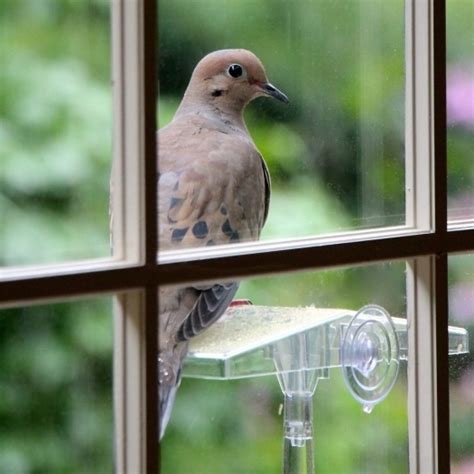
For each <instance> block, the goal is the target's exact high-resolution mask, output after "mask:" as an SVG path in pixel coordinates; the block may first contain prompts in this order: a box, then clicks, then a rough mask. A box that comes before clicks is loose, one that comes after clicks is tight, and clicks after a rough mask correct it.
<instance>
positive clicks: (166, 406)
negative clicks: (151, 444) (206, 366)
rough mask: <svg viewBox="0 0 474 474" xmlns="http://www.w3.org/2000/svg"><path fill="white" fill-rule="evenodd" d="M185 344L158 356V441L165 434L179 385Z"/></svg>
mask: <svg viewBox="0 0 474 474" xmlns="http://www.w3.org/2000/svg"><path fill="white" fill-rule="evenodd" d="M186 348H187V344H177V345H176V346H175V347H174V348H173V350H170V351H163V352H160V353H159V354H158V396H159V425H160V440H161V439H162V438H163V435H164V434H165V430H166V426H167V425H168V422H169V419H170V416H171V411H172V410H173V405H174V399H175V396H176V391H177V390H178V387H179V384H180V383H181V365H182V361H183V358H184V355H185V354H186Z"/></svg>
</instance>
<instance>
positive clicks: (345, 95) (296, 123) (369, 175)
mask: <svg viewBox="0 0 474 474" xmlns="http://www.w3.org/2000/svg"><path fill="white" fill-rule="evenodd" d="M225 5H226V7H225V8H223V6H222V2H217V1H197V2H196V1H188V0H180V1H169V0H160V1H159V8H160V12H161V14H160V16H159V22H160V23H159V33H160V38H159V45H160V102H159V114H160V115H159V125H160V127H162V126H164V125H165V124H166V123H168V122H169V120H170V119H171V117H172V115H173V114H174V111H175V109H176V106H177V104H178V102H179V100H180V98H181V96H182V93H183V91H184V89H185V87H186V85H187V82H188V80H189V77H190V75H191V72H192V70H193V67H194V66H195V64H196V62H197V61H198V60H199V59H201V57H202V56H203V55H204V54H205V53H207V52H209V51H212V50H216V49H222V48H231V47H244V48H248V49H250V50H253V51H255V53H257V55H258V56H259V57H260V58H261V59H262V61H263V62H264V64H265V66H266V68H267V72H268V75H269V78H270V80H271V81H272V82H273V83H275V84H276V85H277V86H278V87H280V88H281V89H282V90H284V91H285V92H286V93H288V95H289V96H290V101H291V102H290V105H289V106H288V107H285V106H283V104H279V103H271V102H270V101H269V100H264V99H259V100H258V101H256V102H255V103H254V104H251V105H250V106H249V108H248V110H247V114H246V117H247V122H248V125H249V129H250V133H251V134H252V136H253V138H254V140H255V142H256V144H257V147H258V148H259V149H260V150H261V152H262V154H263V156H264V157H265V159H266V161H267V163H268V165H269V168H270V173H271V176H272V183H273V196H272V201H271V206H270V214H269V218H268V221H267V223H266V225H265V227H264V229H263V233H262V239H283V238H291V237H304V236H309V235H315V234H324V233H326V234H327V233H329V232H335V231H344V230H350V229H367V228H374V227H382V226H393V225H403V224H405V171H404V162H405V153H404V141H405V128H404V123H405V120H404V113H405V110H404V109H405V102H404V91H405V66H404V61H405V57H404V43H405V37H404V2H403V1H402V0H395V1H390V2H382V1H377V2H375V4H374V2H373V1H365V0H362V1H349V2H348V1H346V0H344V1H336V2H325V1H303V2H293V3H287V2H286V3H284V4H283V3H282V2H280V1H273V2H270V3H266V4H265V6H264V5H263V4H262V5H261V4H259V3H257V2H254V1H244V2H239V3H233V2H225ZM190 9H192V11H193V15H189V11H190ZM277 11H280V12H282V11H284V12H285V14H276V12H277ZM342 38H344V40H342ZM184 51H186V54H183V52H184ZM158 146H159V145H158Z"/></svg>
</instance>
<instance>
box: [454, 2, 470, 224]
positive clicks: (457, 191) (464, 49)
mask: <svg viewBox="0 0 474 474" xmlns="http://www.w3.org/2000/svg"><path fill="white" fill-rule="evenodd" d="M473 36H474V3H473V2H472V1H471V0H448V2H447V61H448V63H447V112H448V171H449V174H448V191H449V194H448V198H449V199H448V210H449V214H448V215H449V218H450V219H451V220H454V219H472V218H474V162H473V160H472V156H473V151H474V41H473Z"/></svg>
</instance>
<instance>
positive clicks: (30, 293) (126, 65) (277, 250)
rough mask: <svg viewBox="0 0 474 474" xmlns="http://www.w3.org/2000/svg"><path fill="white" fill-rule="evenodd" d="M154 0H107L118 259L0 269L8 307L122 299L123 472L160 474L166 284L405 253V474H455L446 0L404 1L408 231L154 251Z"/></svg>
mask: <svg viewBox="0 0 474 474" xmlns="http://www.w3.org/2000/svg"><path fill="white" fill-rule="evenodd" d="M156 8H157V7H156V0H112V10H113V15H112V24H113V25H112V26H113V27H112V30H113V35H112V36H113V40H112V42H113V54H112V56H113V84H114V127H115V128H114V137H115V139H114V140H115V143H114V170H113V183H114V192H113V195H112V209H113V225H112V228H113V235H114V255H113V257H112V258H110V259H100V260H93V261H83V262H77V263H72V264H71V263H69V264H60V265H54V266H45V267H30V268H11V269H2V270H0V305H2V306H12V305H20V304H21V305H27V304H33V303H35V302H37V301H51V300H54V299H65V298H70V297H79V296H88V295H92V294H104V293H113V294H115V295H116V297H115V311H114V313H115V350H114V368H115V369H114V370H115V373H114V387H115V388H114V393H115V413H116V417H115V418H116V433H115V439H116V459H115V466H116V470H117V472H120V473H122V472H123V473H128V472H133V473H135V472H149V471H150V472H157V471H158V465H159V453H158V449H157V439H158V436H157V433H158V426H157V424H158V418H157V417H158V414H157V360H156V359H157V358H156V354H157V338H156V334H157V317H156V315H157V308H158V302H157V298H158V295H157V291H156V288H157V286H158V285H161V284H182V283H187V282H191V281H205V280H210V281H212V280H214V281H215V280H216V279H225V278H232V277H248V276H256V275H263V274H270V273H281V272H288V271H295V270H303V269H322V268H330V267H337V266H347V265H361V264H368V263H371V262H377V261H384V260H405V261H407V268H408V272H407V275H408V276H407V279H408V285H407V299H408V305H407V306H408V319H409V343H410V362H409V367H408V379H409V384H408V385H409V394H408V403H409V425H410V426H409V450H410V453H409V458H410V473H412V474H413V473H420V474H424V473H427V472H430V473H443V474H444V473H448V472H449V466H450V456H449V444H450V443H449V434H450V433H449V383H448V350H447V348H448V345H447V322H448V310H447V298H448V289H447V277H446V274H447V256H448V254H450V253H455V252H469V251H471V252H473V251H474V223H473V222H472V221H463V222H456V223H453V224H452V225H450V227H449V232H448V226H447V190H446V170H447V167H446V105H445V102H446V100H445V91H446V87H445V85H446V84H445V81H446V61H445V42H446V38H445V35H446V31H445V24H446V21H445V19H446V18H445V17H446V12H445V0H406V18H405V21H406V58H407V59H406V216H407V218H406V225H404V226H397V227H389V228H383V229H373V230H364V231H354V232H346V233H339V234H334V235H324V236H318V237H308V238H296V239H289V240H280V241H271V242H258V243H244V244H239V245H234V246H231V247H230V248H229V247H223V248H216V249H203V250H201V249H199V250H187V251H181V252H168V253H166V254H160V255H159V258H158V259H157V258H156V255H157V218H156V216H157V203H156V195H157V189H156V172H157V170H156V138H155V130H156V119H155V103H156V79H157V77H156V76H157V75H156V70H155V69H156V66H155V64H156V57H155V55H156V45H155V38H156V13H157V12H156Z"/></svg>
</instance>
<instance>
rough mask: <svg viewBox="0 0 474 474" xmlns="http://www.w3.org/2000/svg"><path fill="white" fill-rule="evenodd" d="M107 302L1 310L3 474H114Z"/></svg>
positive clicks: (0, 460)
mask: <svg viewBox="0 0 474 474" xmlns="http://www.w3.org/2000/svg"><path fill="white" fill-rule="evenodd" d="M111 311H112V305H111V299H110V298H104V297H102V298H94V299H88V300H81V301H76V302H67V303H55V304H47V305H41V306H29V307H25V308H14V309H5V310H1V311H0V366H1V371H0V393H1V394H2V395H1V397H0V471H1V472H5V473H6V472H9V473H10V472H11V473H17V472H18V473H20V472H111V471H112V470H113V458H112V456H113V445H114V441H113V402H112V400H113V397H112V366H113V364H112V345H113V326H112V321H113V319H112V314H111Z"/></svg>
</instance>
